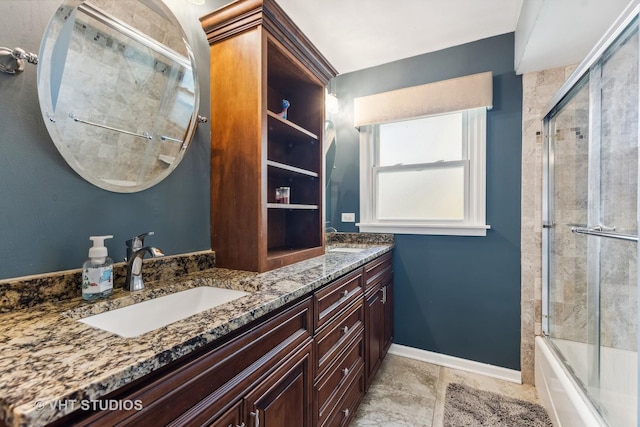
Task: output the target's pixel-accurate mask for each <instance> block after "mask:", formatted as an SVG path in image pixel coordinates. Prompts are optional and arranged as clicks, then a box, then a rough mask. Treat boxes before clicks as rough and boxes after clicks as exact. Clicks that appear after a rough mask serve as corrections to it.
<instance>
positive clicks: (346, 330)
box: [342, 326, 349, 334]
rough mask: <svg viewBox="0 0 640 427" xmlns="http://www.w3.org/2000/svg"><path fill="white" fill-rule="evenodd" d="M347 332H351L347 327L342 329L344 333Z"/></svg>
mask: <svg viewBox="0 0 640 427" xmlns="http://www.w3.org/2000/svg"><path fill="white" fill-rule="evenodd" d="M347 332H349V327H348V326H345V327H344V328H342V333H343V334H346V333H347Z"/></svg>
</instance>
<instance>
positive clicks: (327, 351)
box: [314, 299, 364, 377]
mask: <svg viewBox="0 0 640 427" xmlns="http://www.w3.org/2000/svg"><path fill="white" fill-rule="evenodd" d="M363 325H364V306H363V303H362V299H359V300H357V301H356V302H355V303H354V304H352V305H351V306H349V307H348V308H347V309H346V310H345V311H343V312H342V313H341V314H340V315H339V316H338V317H337V318H336V319H335V320H333V321H331V323H329V324H328V325H327V327H326V328H323V329H322V331H321V332H320V333H319V334H317V335H316V337H315V340H314V342H315V346H316V348H315V350H316V353H315V354H316V357H317V360H318V363H317V366H316V369H317V370H316V372H317V376H320V375H322V374H323V371H324V370H325V369H326V368H327V367H328V366H329V365H330V364H331V362H332V361H334V360H336V358H337V357H338V355H339V354H341V353H342V352H343V351H344V349H345V348H346V346H347V345H348V343H349V342H351V340H353V339H354V337H356V336H359V335H361V334H362V332H363V330H364V326H363ZM317 376H316V377H317Z"/></svg>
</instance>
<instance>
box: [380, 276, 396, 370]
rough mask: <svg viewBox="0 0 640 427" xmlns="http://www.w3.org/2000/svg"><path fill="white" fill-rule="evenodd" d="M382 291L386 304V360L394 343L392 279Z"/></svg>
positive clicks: (384, 348)
mask: <svg viewBox="0 0 640 427" xmlns="http://www.w3.org/2000/svg"><path fill="white" fill-rule="evenodd" d="M382 289H383V294H382V299H383V302H384V342H383V346H382V357H383V358H384V356H385V355H386V354H387V350H389V347H390V346H391V343H392V342H393V280H392V279H390V280H389V281H388V282H387V283H386V284H385V285H384V287H383V288H382Z"/></svg>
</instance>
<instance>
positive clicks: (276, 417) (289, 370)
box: [244, 340, 313, 427]
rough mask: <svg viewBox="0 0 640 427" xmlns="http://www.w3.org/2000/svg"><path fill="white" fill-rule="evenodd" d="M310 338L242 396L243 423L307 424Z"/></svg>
mask: <svg viewBox="0 0 640 427" xmlns="http://www.w3.org/2000/svg"><path fill="white" fill-rule="evenodd" d="M312 351H313V346H312V345H311V340H309V342H308V344H307V345H306V346H305V347H303V348H302V349H301V350H299V351H298V352H297V353H296V354H295V355H293V356H292V357H291V358H289V359H288V360H287V361H286V362H285V363H284V364H283V365H282V366H280V367H279V368H278V369H276V370H275V371H274V372H273V373H272V374H271V375H269V376H268V377H267V378H265V379H264V380H263V381H262V382H260V383H259V384H258V385H257V386H256V387H255V388H254V389H253V390H251V391H250V392H249V393H248V394H247V395H246V397H245V398H244V421H245V424H246V425H247V427H292V426H300V427H311V425H312V419H313V417H312V414H311V408H312V405H311V404H310V402H311V392H312V385H313V377H312V369H311V368H312V357H311V354H312Z"/></svg>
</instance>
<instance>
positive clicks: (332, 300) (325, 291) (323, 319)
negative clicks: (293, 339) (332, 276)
mask: <svg viewBox="0 0 640 427" xmlns="http://www.w3.org/2000/svg"><path fill="white" fill-rule="evenodd" d="M362 295H363V287H362V269H360V268H359V269H357V270H356V271H354V272H352V273H349V274H347V275H346V276H343V277H341V278H339V279H337V280H336V281H335V282H333V283H331V284H329V285H327V286H326V287H324V288H322V289H321V290H319V291H318V292H316V294H315V295H314V298H313V304H314V307H313V308H314V313H315V330H316V331H318V330H319V329H320V328H321V327H322V326H323V325H324V324H326V323H327V322H328V321H330V320H331V319H332V318H333V317H335V316H336V315H337V314H338V313H339V312H340V311H342V310H343V309H344V308H345V307H346V306H347V305H349V304H350V303H351V302H352V301H355V300H357V299H362V298H361V297H362Z"/></svg>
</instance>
